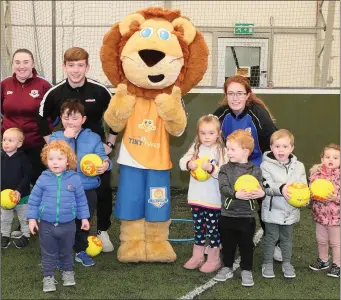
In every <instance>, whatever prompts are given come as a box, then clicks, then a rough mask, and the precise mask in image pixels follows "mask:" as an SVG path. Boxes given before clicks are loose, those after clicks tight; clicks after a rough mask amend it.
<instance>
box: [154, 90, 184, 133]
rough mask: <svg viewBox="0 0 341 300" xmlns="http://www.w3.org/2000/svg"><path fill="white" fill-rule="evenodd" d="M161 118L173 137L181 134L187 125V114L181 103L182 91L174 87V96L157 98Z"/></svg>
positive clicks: (156, 102) (161, 95) (167, 95)
mask: <svg viewBox="0 0 341 300" xmlns="http://www.w3.org/2000/svg"><path fill="white" fill-rule="evenodd" d="M155 104H156V108H157V112H158V114H159V116H160V117H161V118H162V119H163V120H164V121H165V128H166V130H167V131H168V133H169V134H171V135H175V136H176V135H179V134H181V133H182V132H183V131H184V130H185V128H186V124H187V119H186V113H185V110H184V108H183V106H182V103H181V89H180V88H179V87H177V86H174V87H173V89H172V94H170V95H169V94H160V95H158V96H156V98H155Z"/></svg>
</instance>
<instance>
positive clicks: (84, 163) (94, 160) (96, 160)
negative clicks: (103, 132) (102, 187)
mask: <svg viewBox="0 0 341 300" xmlns="http://www.w3.org/2000/svg"><path fill="white" fill-rule="evenodd" d="M102 163H103V162H102V159H101V158H100V157H99V156H98V155H97V154H86V155H84V156H83V157H82V159H81V162H80V168H81V171H82V172H83V174H84V175H86V176H90V177H93V176H97V171H96V168H97V167H98V166H100V165H101V164H102Z"/></svg>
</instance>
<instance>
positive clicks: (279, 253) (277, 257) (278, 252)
mask: <svg viewBox="0 0 341 300" xmlns="http://www.w3.org/2000/svg"><path fill="white" fill-rule="evenodd" d="M274 260H276V261H279V262H282V261H283V257H282V250H281V248H280V247H278V246H276V247H275V252H274Z"/></svg>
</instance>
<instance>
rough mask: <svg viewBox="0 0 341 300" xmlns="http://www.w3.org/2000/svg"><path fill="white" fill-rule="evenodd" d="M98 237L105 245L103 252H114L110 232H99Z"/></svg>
mask: <svg viewBox="0 0 341 300" xmlns="http://www.w3.org/2000/svg"><path fill="white" fill-rule="evenodd" d="M97 237H98V238H99V239H100V240H101V241H102V244H103V248H102V252H112V251H114V245H113V244H112V242H111V241H110V238H109V235H108V232H106V231H100V230H98V234H97Z"/></svg>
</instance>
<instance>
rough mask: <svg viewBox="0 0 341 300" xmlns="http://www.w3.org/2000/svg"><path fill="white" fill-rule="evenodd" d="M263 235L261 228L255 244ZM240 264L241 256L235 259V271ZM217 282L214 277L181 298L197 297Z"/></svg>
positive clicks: (254, 240)
mask: <svg viewBox="0 0 341 300" xmlns="http://www.w3.org/2000/svg"><path fill="white" fill-rule="evenodd" d="M262 236H263V229H262V228H260V229H259V230H258V231H257V232H256V234H255V236H254V237H253V242H254V244H255V246H257V245H258V243H259V242H260V240H261V238H262ZM239 264H240V256H239V257H238V258H236V260H235V261H234V264H233V271H235V270H237V269H238V268H239ZM217 283H219V281H215V280H213V279H210V280H209V281H207V282H206V283H205V284H203V285H201V286H198V287H196V288H195V289H194V290H192V291H190V292H189V293H187V294H186V295H185V296H182V297H181V298H179V299H193V298H194V297H196V296H198V295H200V294H201V293H203V292H205V291H206V290H208V289H209V288H211V287H212V286H214V285H215V284H217Z"/></svg>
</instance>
